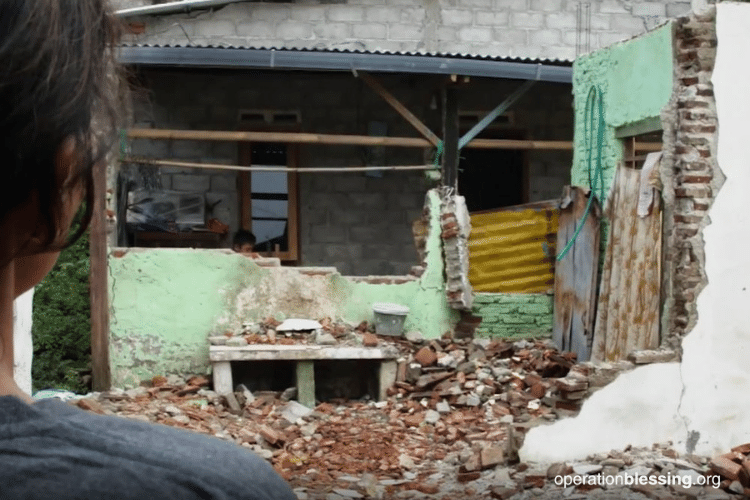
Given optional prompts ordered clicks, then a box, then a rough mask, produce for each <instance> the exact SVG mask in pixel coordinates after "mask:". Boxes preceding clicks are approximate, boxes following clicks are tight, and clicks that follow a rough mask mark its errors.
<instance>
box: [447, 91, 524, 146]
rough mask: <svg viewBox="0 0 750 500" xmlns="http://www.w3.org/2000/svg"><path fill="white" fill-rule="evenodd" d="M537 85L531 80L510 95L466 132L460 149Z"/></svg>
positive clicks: (459, 144) (459, 142) (460, 143)
mask: <svg viewBox="0 0 750 500" xmlns="http://www.w3.org/2000/svg"><path fill="white" fill-rule="evenodd" d="M534 83H536V80H529V81H527V82H525V83H524V84H523V85H521V86H520V87H519V88H518V89H516V90H515V91H514V92H513V93H512V94H511V95H509V96H508V97H507V98H506V99H505V100H504V101H503V102H501V103H500V104H498V105H497V107H496V108H495V109H493V110H492V111H490V112H489V113H487V116H485V117H484V118H482V119H481V120H480V121H479V123H477V124H476V125H474V126H473V127H472V128H471V130H469V131H468V132H466V134H464V136H463V137H461V139H459V141H458V148H459V149H461V148H463V147H464V146H466V145H467V144H468V143H470V142H471V140H472V139H474V138H475V137H476V136H478V135H479V134H480V133H481V132H482V131H483V130H484V129H486V128H487V127H488V126H489V125H490V123H492V122H493V121H495V118H497V117H498V116H500V115H501V114H503V113H505V112H506V111H507V110H508V108H510V107H511V106H513V104H514V103H515V102H516V101H517V100H518V99H519V98H520V97H521V96H522V95H524V94H525V93H526V92H527V91H528V90H529V89H530V88H531V86H532V85H534Z"/></svg>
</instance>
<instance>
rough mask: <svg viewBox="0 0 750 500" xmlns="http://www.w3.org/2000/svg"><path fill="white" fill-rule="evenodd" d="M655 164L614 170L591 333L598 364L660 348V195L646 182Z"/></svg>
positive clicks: (650, 182)
mask: <svg viewBox="0 0 750 500" xmlns="http://www.w3.org/2000/svg"><path fill="white" fill-rule="evenodd" d="M656 161H658V157H657V159H656V160H654V163H652V164H651V165H650V167H644V169H643V170H635V169H632V168H626V167H622V166H621V167H620V168H618V170H617V174H616V175H615V180H614V186H613V188H612V192H611V194H610V197H611V200H609V201H608V202H607V205H608V209H607V215H608V218H609V219H610V220H611V221H612V223H611V224H612V226H611V230H610V236H609V240H608V242H607V251H606V254H605V258H604V268H603V270H602V285H601V291H600V294H599V304H598V308H597V317H596V329H595V333H594V352H593V357H594V359H595V360H597V361H616V360H618V359H624V358H626V357H627V356H628V354H630V353H631V352H632V351H637V350H644V349H655V348H657V347H658V346H659V311H660V308H661V303H660V290H661V219H662V217H661V196H660V194H659V192H658V191H657V190H656V189H655V188H654V187H653V185H654V183H655V181H654V180H650V177H651V178H653V177H654V175H658V172H655V169H656V163H655V162H656ZM654 172H655V173H654Z"/></svg>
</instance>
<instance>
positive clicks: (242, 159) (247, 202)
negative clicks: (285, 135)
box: [237, 126, 301, 264]
mask: <svg viewBox="0 0 750 500" xmlns="http://www.w3.org/2000/svg"><path fill="white" fill-rule="evenodd" d="M240 130H242V131H251V132H299V127H298V126H295V127H284V126H266V127H242V128H240ZM270 142H273V141H270ZM284 144H285V146H286V163H287V165H286V166H287V167H288V168H293V169H296V168H297V166H298V165H299V146H298V145H296V144H290V143H284ZM252 148H253V143H252V142H248V141H241V142H239V143H238V149H239V151H238V156H237V157H238V159H239V164H240V165H241V166H243V167H251V166H252V165H253V161H252ZM237 193H238V194H239V210H240V229H245V230H247V231H252V218H253V212H252V183H251V172H238V173H237ZM287 202H288V206H287V221H288V227H287V237H288V241H287V250H286V251H278V252H277V251H270V252H257V253H258V254H259V255H261V256H263V257H277V258H279V259H280V260H281V261H282V262H283V263H285V264H297V263H298V262H299V260H300V255H301V252H300V247H299V241H300V238H299V175H298V174H297V172H296V171H293V172H287Z"/></svg>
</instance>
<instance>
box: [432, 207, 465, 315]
mask: <svg viewBox="0 0 750 500" xmlns="http://www.w3.org/2000/svg"><path fill="white" fill-rule="evenodd" d="M440 229H441V234H440V237H441V239H442V240H443V256H444V259H445V293H446V297H447V299H448V304H449V305H450V306H451V307H452V308H453V309H458V310H462V311H470V310H471V303H472V288H471V283H469V233H470V232H471V219H469V210H468V209H467V208H466V200H465V199H464V197H463V196H454V195H446V196H445V197H444V198H443V201H442V204H441V206H440Z"/></svg>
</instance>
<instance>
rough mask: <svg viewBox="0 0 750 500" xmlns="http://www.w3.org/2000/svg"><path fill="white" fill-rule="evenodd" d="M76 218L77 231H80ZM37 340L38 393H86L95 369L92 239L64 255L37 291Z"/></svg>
mask: <svg viewBox="0 0 750 500" xmlns="http://www.w3.org/2000/svg"><path fill="white" fill-rule="evenodd" d="M78 220H79V218H77V220H76V223H75V224H74V227H73V228H72V230H73V231H75V229H76V228H77V224H78ZM32 337H33V340H34V360H33V363H32V369H31V372H32V384H33V387H34V390H40V389H47V388H56V389H67V390H70V391H73V392H77V393H81V392H86V391H87V390H88V388H87V387H86V384H84V382H83V380H82V374H83V373H84V372H88V371H89V370H90V365H91V303H90V300H89V233H88V232H86V233H84V235H83V236H82V237H81V238H80V239H79V240H78V241H77V242H76V243H75V244H73V245H72V246H70V247H69V248H67V249H65V250H63V252H62V253H61V254H60V258H59V259H58V261H57V263H56V264H55V267H54V268H53V269H52V271H50V273H49V274H48V275H47V277H46V278H44V280H43V281H42V282H41V283H40V284H39V285H37V287H36V289H35V291H34V308H33V323H32Z"/></svg>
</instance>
